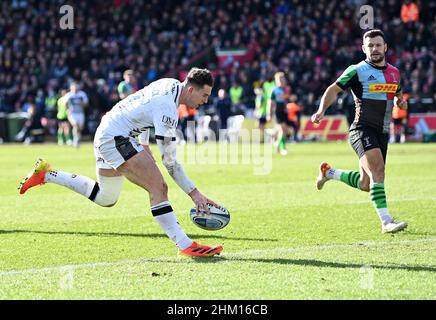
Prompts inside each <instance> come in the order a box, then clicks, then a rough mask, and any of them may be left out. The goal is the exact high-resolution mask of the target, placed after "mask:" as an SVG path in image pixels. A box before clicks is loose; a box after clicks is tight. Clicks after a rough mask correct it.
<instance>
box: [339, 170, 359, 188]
mask: <svg viewBox="0 0 436 320" xmlns="http://www.w3.org/2000/svg"><path fill="white" fill-rule="evenodd" d="M359 180H360V173H359V172H357V171H344V172H342V173H341V181H342V182H344V183H346V184H348V185H349V186H350V187H353V188H357V189H360V186H359Z"/></svg>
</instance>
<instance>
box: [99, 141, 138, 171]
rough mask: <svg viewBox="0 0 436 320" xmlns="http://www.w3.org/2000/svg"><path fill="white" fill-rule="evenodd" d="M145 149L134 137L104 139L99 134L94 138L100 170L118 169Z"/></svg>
mask: <svg viewBox="0 0 436 320" xmlns="http://www.w3.org/2000/svg"><path fill="white" fill-rule="evenodd" d="M141 151H144V148H143V147H142V146H141V145H140V144H139V143H138V141H136V140H135V139H134V138H132V137H122V136H116V137H104V136H100V135H99V134H98V132H97V133H96V136H95V138H94V155H95V159H96V165H97V168H99V169H117V168H118V167H119V166H121V165H122V164H123V163H124V162H126V161H127V160H129V159H130V158H131V157H133V156H134V155H136V154H137V153H139V152H141Z"/></svg>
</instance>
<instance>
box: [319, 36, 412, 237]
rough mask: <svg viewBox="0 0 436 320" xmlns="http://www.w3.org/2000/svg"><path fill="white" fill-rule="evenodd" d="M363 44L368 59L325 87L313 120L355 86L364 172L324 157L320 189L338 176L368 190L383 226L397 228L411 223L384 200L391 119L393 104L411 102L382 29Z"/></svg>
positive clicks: (354, 137)
mask: <svg viewBox="0 0 436 320" xmlns="http://www.w3.org/2000/svg"><path fill="white" fill-rule="evenodd" d="M362 50H363V52H364V53H365V55H366V60H364V61H362V62H360V63H359V64H357V65H351V66H350V67H348V68H347V69H346V70H345V71H344V73H343V74H342V75H341V76H340V77H339V79H338V80H337V81H336V83H333V84H332V85H330V86H329V87H328V88H327V90H326V91H325V92H324V95H323V96H322V98H321V102H320V106H319V108H318V111H317V112H316V113H315V114H313V115H312V122H314V123H319V122H320V121H321V119H322V118H323V116H324V113H325V111H326V110H327V109H328V108H329V107H330V106H331V105H332V103H333V102H334V101H335V100H336V98H337V95H338V93H340V92H342V91H343V90H346V89H347V88H351V90H352V93H353V96H354V100H355V104H356V114H355V118H354V122H353V123H352V124H351V126H350V134H349V136H350V137H349V139H350V143H351V145H352V147H353V149H354V151H355V152H356V153H357V155H358V156H359V167H360V172H357V171H345V170H340V169H332V168H331V167H330V165H329V164H327V163H326V162H323V163H321V165H320V173H319V176H318V178H317V182H316V184H317V188H318V190H321V189H322V187H323V186H324V184H325V183H326V182H327V181H328V180H330V179H334V180H339V181H342V182H344V183H346V184H348V185H349V186H351V187H353V188H357V189H360V190H362V191H366V192H368V191H369V192H370V196H371V201H372V203H373V204H374V207H375V209H376V211H377V214H378V216H379V218H380V221H381V224H382V232H383V233H393V232H398V231H401V230H403V229H405V228H406V227H407V223H405V222H397V221H395V220H394V219H393V218H392V216H391V215H390V213H389V210H388V207H387V202H386V194H385V188H384V180H385V163H386V154H387V148H388V141H389V125H390V119H391V115H392V108H393V105H394V104H395V105H397V106H398V107H399V108H402V109H406V108H407V102H406V101H405V100H404V99H403V94H402V91H401V85H400V74H399V71H398V69H397V68H395V67H394V66H392V65H390V64H388V63H386V61H385V53H386V51H387V44H386V42H385V36H384V34H383V32H382V31H381V30H378V29H376V30H370V31H368V32H366V33H365V34H364V35H363V45H362Z"/></svg>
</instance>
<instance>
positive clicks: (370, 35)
mask: <svg viewBox="0 0 436 320" xmlns="http://www.w3.org/2000/svg"><path fill="white" fill-rule="evenodd" d="M379 36H380V37H382V38H383V42H386V39H385V34H384V33H383V31H381V30H380V29H373V30H369V31H367V32H365V34H364V35H363V40H365V38H375V37H379Z"/></svg>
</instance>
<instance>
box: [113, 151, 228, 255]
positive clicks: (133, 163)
mask: <svg viewBox="0 0 436 320" xmlns="http://www.w3.org/2000/svg"><path fill="white" fill-rule="evenodd" d="M117 171H118V172H119V173H121V174H123V175H124V176H125V177H126V178H127V179H128V180H130V181H131V182H133V183H135V184H136V185H138V186H140V187H141V188H143V189H145V190H147V191H148V193H149V195H150V205H151V212H152V214H153V217H154V218H155V219H156V221H157V222H158V223H159V225H160V226H161V228H162V229H163V230H164V231H165V233H166V234H167V235H168V237H169V238H170V239H171V240H173V241H174V243H175V244H176V245H177V247H179V248H180V250H181V252H182V253H183V254H186V255H190V256H212V255H215V254H219V253H220V252H221V251H222V250H223V247H222V246H215V247H210V246H204V245H200V244H198V243H196V242H194V241H192V240H191V239H190V238H189V237H188V236H187V235H186V234H185V232H184V231H183V229H182V228H181V227H180V225H179V223H178V222H177V219H176V216H175V214H174V212H173V209H172V207H171V205H170V203H169V201H168V186H167V184H166V183H165V181H164V179H163V177H162V174H161V172H160V171H159V168H158V167H157V165H156V162H155V161H154V158H153V156H152V154H151V152H149V150H147V149H145V151H142V152H139V153H137V154H136V155H134V156H133V157H132V158H130V159H129V160H127V161H126V162H125V163H123V164H122V165H121V166H120V167H118V169H117Z"/></svg>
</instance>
